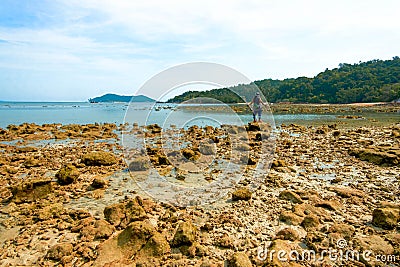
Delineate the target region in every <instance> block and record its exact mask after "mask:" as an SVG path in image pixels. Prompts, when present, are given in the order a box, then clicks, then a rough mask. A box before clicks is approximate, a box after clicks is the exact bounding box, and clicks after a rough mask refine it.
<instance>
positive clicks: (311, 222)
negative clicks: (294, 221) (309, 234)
mask: <svg viewBox="0 0 400 267" xmlns="http://www.w3.org/2000/svg"><path fill="white" fill-rule="evenodd" d="M319 224H320V221H319V218H318V217H317V216H316V215H314V214H309V215H307V216H306V217H304V220H303V222H302V223H301V226H303V227H304V228H305V229H311V228H316V227H317V226H318V225H319Z"/></svg>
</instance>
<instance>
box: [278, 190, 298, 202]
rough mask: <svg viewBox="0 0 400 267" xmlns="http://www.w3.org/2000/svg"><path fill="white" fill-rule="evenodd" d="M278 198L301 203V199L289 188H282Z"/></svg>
mask: <svg viewBox="0 0 400 267" xmlns="http://www.w3.org/2000/svg"><path fill="white" fill-rule="evenodd" d="M279 198H280V199H283V200H288V201H290V202H292V203H295V204H296V203H303V200H302V199H301V198H300V196H299V195H297V194H296V193H295V192H293V191H290V190H284V191H282V192H281V193H280V194H279Z"/></svg>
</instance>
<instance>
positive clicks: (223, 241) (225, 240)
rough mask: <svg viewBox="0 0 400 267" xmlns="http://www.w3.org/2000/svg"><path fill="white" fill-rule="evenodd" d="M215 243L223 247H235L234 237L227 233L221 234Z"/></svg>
mask: <svg viewBox="0 0 400 267" xmlns="http://www.w3.org/2000/svg"><path fill="white" fill-rule="evenodd" d="M215 244H216V245H217V246H220V247H223V248H234V242H233V239H232V238H231V237H230V236H229V235H228V234H226V233H225V234H223V235H222V236H220V237H219V238H218V239H217V240H216V242H215Z"/></svg>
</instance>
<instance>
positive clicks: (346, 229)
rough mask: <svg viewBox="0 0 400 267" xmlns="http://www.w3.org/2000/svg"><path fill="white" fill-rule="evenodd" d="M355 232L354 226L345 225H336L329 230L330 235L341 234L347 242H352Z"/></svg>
mask: <svg viewBox="0 0 400 267" xmlns="http://www.w3.org/2000/svg"><path fill="white" fill-rule="evenodd" d="M355 231H356V230H355V228H354V226H352V225H349V224H344V223H338V224H334V225H333V226H331V227H330V228H329V232H330V233H339V234H340V235H341V236H342V237H343V238H344V239H346V240H350V238H351V237H352V236H353V235H354V233H355Z"/></svg>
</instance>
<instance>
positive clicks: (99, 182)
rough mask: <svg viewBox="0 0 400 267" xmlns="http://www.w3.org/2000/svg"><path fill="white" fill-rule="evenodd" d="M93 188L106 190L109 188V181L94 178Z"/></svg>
mask: <svg viewBox="0 0 400 267" xmlns="http://www.w3.org/2000/svg"><path fill="white" fill-rule="evenodd" d="M91 186H92V187H93V188H95V189H100V188H105V187H106V186H107V181H105V180H104V179H101V178H98V177H96V178H94V180H93V182H92V184H91Z"/></svg>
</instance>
